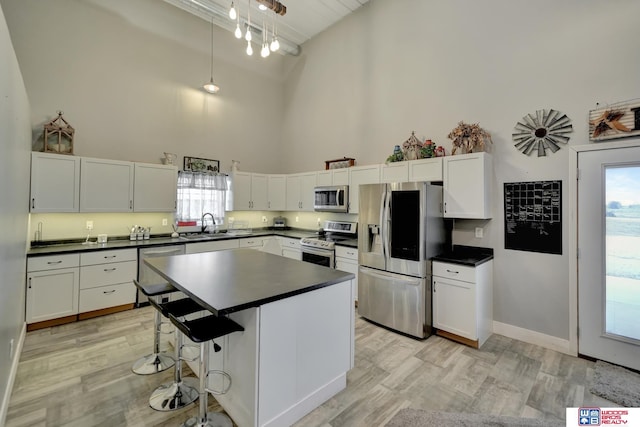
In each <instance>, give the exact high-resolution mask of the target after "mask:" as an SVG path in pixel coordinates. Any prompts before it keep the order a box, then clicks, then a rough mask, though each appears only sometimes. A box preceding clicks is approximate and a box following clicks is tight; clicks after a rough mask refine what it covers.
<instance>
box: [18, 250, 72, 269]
mask: <svg viewBox="0 0 640 427" xmlns="http://www.w3.org/2000/svg"><path fill="white" fill-rule="evenodd" d="M79 265H80V255H79V254H65V255H50V256H38V257H29V258H27V271H28V272H32V271H44V270H55V269H59V268H71V267H78V266H79Z"/></svg>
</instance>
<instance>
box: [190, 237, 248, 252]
mask: <svg viewBox="0 0 640 427" xmlns="http://www.w3.org/2000/svg"><path fill="white" fill-rule="evenodd" d="M239 247H240V244H239V243H238V239H230V240H217V241H213V242H197V243H189V244H188V245H187V248H186V249H185V253H188V254H198V253H202V252H214V251H223V250H225V249H237V248H239Z"/></svg>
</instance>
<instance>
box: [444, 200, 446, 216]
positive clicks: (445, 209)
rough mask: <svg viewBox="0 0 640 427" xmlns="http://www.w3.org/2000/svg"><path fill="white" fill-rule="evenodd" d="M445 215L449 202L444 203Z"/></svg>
mask: <svg viewBox="0 0 640 427" xmlns="http://www.w3.org/2000/svg"><path fill="white" fill-rule="evenodd" d="M444 213H447V202H444Z"/></svg>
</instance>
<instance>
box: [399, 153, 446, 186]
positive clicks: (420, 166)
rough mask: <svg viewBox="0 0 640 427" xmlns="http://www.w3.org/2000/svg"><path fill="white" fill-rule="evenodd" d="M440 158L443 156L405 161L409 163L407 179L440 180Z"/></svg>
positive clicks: (414, 180) (416, 180)
mask: <svg viewBox="0 0 640 427" xmlns="http://www.w3.org/2000/svg"><path fill="white" fill-rule="evenodd" d="M442 159H443V157H433V158H431V159H420V160H412V161H410V162H407V163H408V164H409V181H411V182H420V181H427V182H433V181H442Z"/></svg>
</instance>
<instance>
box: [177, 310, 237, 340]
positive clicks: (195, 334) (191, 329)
mask: <svg viewBox="0 0 640 427" xmlns="http://www.w3.org/2000/svg"><path fill="white" fill-rule="evenodd" d="M169 319H170V320H171V322H172V323H173V324H174V325H175V326H176V327H177V328H178V329H180V331H182V333H183V334H185V335H186V336H187V337H189V339H190V340H191V341H193V342H197V343H201V342H205V341H210V340H212V339H215V338H219V337H221V336H224V335H228V334H230V333H232V332H239V331H244V328H243V327H242V326H240V325H239V324H237V323H236V322H234V321H233V320H231V319H229V318H228V317H224V316H214V315H211V316H206V317H201V318H199V319H193V320H181V319H178V318H177V316H175V315H173V314H171V313H170V314H169Z"/></svg>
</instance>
